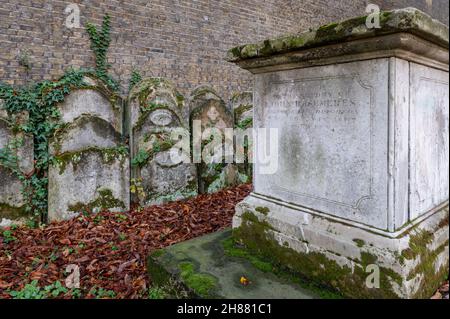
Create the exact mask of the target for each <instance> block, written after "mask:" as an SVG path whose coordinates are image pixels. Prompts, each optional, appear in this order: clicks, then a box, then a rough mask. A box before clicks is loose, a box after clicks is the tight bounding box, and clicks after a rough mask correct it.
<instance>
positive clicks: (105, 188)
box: [48, 77, 130, 220]
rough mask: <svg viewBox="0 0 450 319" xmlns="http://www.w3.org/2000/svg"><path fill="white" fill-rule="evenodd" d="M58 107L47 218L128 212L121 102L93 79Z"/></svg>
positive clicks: (127, 172) (50, 147)
mask: <svg viewBox="0 0 450 319" xmlns="http://www.w3.org/2000/svg"><path fill="white" fill-rule="evenodd" d="M85 82H86V83H87V84H89V88H87V89H80V90H75V91H73V92H71V93H70V94H69V95H68V96H67V97H66V99H65V101H64V102H63V103H61V104H59V105H58V109H59V111H60V113H61V119H60V121H61V126H60V128H59V129H58V130H57V131H56V132H55V134H54V136H53V137H52V139H51V140H50V145H49V152H50V155H52V156H53V158H54V160H53V162H52V164H51V165H50V167H49V195H48V205H49V212H48V216H49V219H50V220H62V219H69V218H72V217H74V216H76V215H77V214H79V213H81V212H85V211H86V212H91V211H92V212H98V211H100V210H110V211H123V210H127V209H129V205H130V200H129V182H130V180H129V156H128V150H127V147H126V146H125V145H124V141H123V137H122V113H123V109H122V102H121V100H120V98H119V97H118V96H117V95H116V94H114V93H113V92H110V91H108V89H107V88H106V87H105V86H104V85H103V84H102V83H101V81H99V80H97V79H95V78H90V77H89V78H88V77H87V78H86V79H85Z"/></svg>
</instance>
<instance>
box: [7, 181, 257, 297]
mask: <svg viewBox="0 0 450 319" xmlns="http://www.w3.org/2000/svg"><path fill="white" fill-rule="evenodd" d="M250 190H251V185H242V186H239V187H236V188H233V189H228V190H223V191H221V192H219V193H216V194H212V195H200V196H198V197H195V198H192V199H189V200H186V201H179V202H174V203H170V204H167V205H163V206H152V207H149V208H146V209H143V210H139V209H134V210H132V211H131V212H124V213H108V212H104V213H99V214H96V215H91V216H80V217H78V218H75V219H73V220H70V221H64V222H59V223H52V224H50V225H48V226H47V227H45V228H43V229H30V228H26V227H23V228H18V229H12V230H9V231H8V232H7V233H6V234H5V233H3V235H2V236H0V299H1V298H10V297H11V295H10V293H9V292H11V291H20V290H22V289H23V287H24V286H25V285H26V284H29V283H30V282H32V281H33V280H37V281H38V285H39V287H44V286H47V285H52V284H54V283H55V282H57V281H60V282H61V283H64V282H65V280H66V277H67V273H66V267H67V266H68V265H71V264H73V265H77V266H78V267H79V269H80V275H81V276H80V277H81V278H80V279H81V280H80V283H81V287H80V289H79V291H78V292H77V293H81V295H80V297H83V298H89V297H96V295H95V293H96V292H98V291H99V290H101V291H109V292H114V294H112V295H110V296H114V297H116V298H142V297H145V296H146V294H147V291H148V288H149V285H150V284H151V283H150V282H149V279H148V278H147V273H146V258H147V256H148V254H149V253H150V252H151V251H153V250H155V249H158V248H162V247H165V246H168V245H171V244H174V243H177V242H180V241H184V240H188V239H190V238H193V237H197V236H200V235H203V234H206V233H210V232H214V231H217V230H219V229H222V228H225V227H228V226H230V224H231V219H232V216H233V214H234V207H235V205H236V204H237V203H238V202H240V201H242V199H243V198H244V197H245V196H247V195H248V194H249V192H250ZM65 297H66V298H71V297H72V296H71V293H70V292H69V293H66V294H65ZM97 297H98V296H97Z"/></svg>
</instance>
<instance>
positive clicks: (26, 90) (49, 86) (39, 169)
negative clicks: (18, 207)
mask: <svg viewBox="0 0 450 319" xmlns="http://www.w3.org/2000/svg"><path fill="white" fill-rule="evenodd" d="M87 29H88V33H89V35H90V38H91V46H92V48H93V51H94V53H95V56H96V69H94V70H86V69H82V70H74V69H69V70H68V71H67V72H66V73H65V74H64V76H63V77H61V78H60V79H59V80H58V81H48V80H46V81H42V82H39V83H35V84H30V85H29V86H26V87H22V88H13V87H12V86H10V85H6V84H3V83H0V99H2V100H4V108H5V109H6V111H7V112H8V114H13V115H14V114H19V113H21V112H24V111H26V112H28V115H29V117H28V121H26V123H24V124H21V125H20V126H19V127H18V128H15V129H18V130H20V131H22V132H24V133H26V134H31V135H32V136H33V139H34V160H35V167H34V171H33V173H32V174H31V175H30V176H28V175H25V174H24V173H22V172H21V171H20V169H19V167H18V164H17V158H16V156H17V155H16V152H15V151H16V149H15V148H16V147H17V144H16V145H15V142H13V143H12V144H10V145H9V146H8V147H6V148H2V149H1V150H0V165H2V166H4V167H7V168H8V169H10V170H11V171H12V172H13V173H14V174H15V175H16V176H17V177H18V178H19V179H20V181H21V182H22V184H23V188H22V194H23V196H24V198H25V200H26V206H25V211H26V212H27V213H30V214H31V215H33V216H34V218H35V220H36V221H46V219H47V206H48V203H47V198H48V168H49V164H50V163H51V162H52V160H53V159H52V158H51V156H50V154H49V152H48V146H49V139H50V138H51V137H53V135H54V133H55V131H56V130H57V129H58V128H60V127H61V124H59V118H60V113H59V110H58V108H57V105H58V104H59V103H62V102H63V101H64V99H65V97H66V96H67V95H68V94H69V93H70V92H71V91H72V90H75V89H81V88H87V87H90V86H89V85H88V84H87V83H85V82H84V81H83V80H84V78H85V76H92V75H94V76H96V77H97V78H99V79H101V80H103V81H104V82H105V84H106V86H107V87H108V88H109V89H111V90H112V91H113V92H115V91H117V90H118V87H119V86H118V84H117V83H116V82H115V81H114V80H113V79H111V77H110V76H109V75H108V73H107V70H108V67H109V65H108V64H107V58H106V54H107V50H108V48H109V44H110V36H109V33H110V18H109V16H108V15H106V16H105V17H104V20H103V25H102V29H101V30H100V31H97V29H96V28H95V27H94V26H93V25H91V24H89V25H88V27H87Z"/></svg>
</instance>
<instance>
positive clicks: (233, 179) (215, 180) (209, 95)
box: [190, 86, 238, 193]
mask: <svg viewBox="0 0 450 319" xmlns="http://www.w3.org/2000/svg"><path fill="white" fill-rule="evenodd" d="M190 110H191V116H190V121H191V134H192V137H193V143H192V144H193V152H194V156H193V157H194V162H195V163H197V167H198V174H199V179H198V180H199V182H198V184H199V192H200V193H214V192H217V191H219V190H220V189H222V188H225V187H228V186H233V185H236V184H237V183H238V170H237V167H236V165H234V164H232V162H233V160H232V158H231V160H230V161H226V158H225V156H226V154H225V152H226V150H225V143H226V142H227V141H228V142H229V143H233V137H232V136H231V137H230V138H229V139H228V140H226V138H225V130H226V129H233V127H234V125H233V115H232V114H231V112H230V111H229V110H228V109H227V107H226V105H225V102H224V101H223V100H222V99H221V98H220V96H218V95H217V93H216V92H215V91H214V90H213V89H212V88H210V87H207V86H200V87H198V88H196V89H195V90H194V91H193V92H192V93H191V97H190ZM196 123H199V124H200V125H199V126H198V127H196ZM208 129H209V130H215V131H216V134H215V135H216V137H215V140H216V141H218V142H217V143H214V141H213V139H214V137H213V136H212V135H211V134H209V133H213V132H214V131H210V132H208ZM213 134H214V133H213ZM229 145H230V144H229ZM206 147H208V148H209V149H210V152H207V151H206V150H205V148H206ZM206 153H208V154H210V155H212V157H211V161H209V162H208V161H207V160H206V158H205V156H204V154H206ZM200 155H201V158H200Z"/></svg>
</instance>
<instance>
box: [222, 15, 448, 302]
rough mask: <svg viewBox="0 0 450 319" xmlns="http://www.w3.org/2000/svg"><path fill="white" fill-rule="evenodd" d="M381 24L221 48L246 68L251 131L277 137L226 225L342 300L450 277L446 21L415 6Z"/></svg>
mask: <svg viewBox="0 0 450 319" xmlns="http://www.w3.org/2000/svg"><path fill="white" fill-rule="evenodd" d="M380 20H381V28H379V29H368V28H367V27H366V25H365V19H364V18H363V19H361V18H356V19H351V20H348V21H344V22H340V23H335V24H330V25H327V26H324V27H321V28H318V29H315V30H311V31H309V32H306V33H302V34H298V35H293V36H286V37H281V38H278V39H273V40H268V41H265V42H262V43H258V44H251V45H245V46H241V47H237V48H234V49H232V50H230V52H229V56H228V59H229V61H231V62H234V63H237V64H238V65H239V66H241V67H242V68H244V69H247V70H249V71H251V72H252V73H253V74H255V87H254V94H255V97H254V102H255V106H254V125H255V127H266V128H277V129H278V132H279V141H278V143H279V153H278V157H277V159H278V170H277V171H276V172H275V173H274V174H271V175H263V174H260V173H259V170H258V166H259V165H260V164H259V163H256V165H255V175H254V192H253V193H252V194H251V195H250V196H249V197H248V198H246V199H245V200H244V201H243V202H242V203H240V204H239V205H238V206H237V208H236V215H235V217H234V221H233V226H234V228H235V231H234V234H235V236H236V238H237V239H238V240H240V241H242V242H243V243H245V244H246V246H247V247H248V248H249V249H250V250H252V251H253V252H254V253H256V254H260V255H264V256H266V257H268V258H271V259H272V260H273V261H274V262H277V263H280V264H282V265H284V266H285V267H286V268H288V269H290V270H293V271H294V272H297V273H299V274H301V275H302V276H306V277H309V278H311V279H312V280H315V281H318V282H321V283H322V284H325V285H327V286H331V287H333V288H335V289H337V290H339V291H340V292H342V293H343V294H344V295H346V296H351V297H383V298H385V297H403V298H412V297H424V298H427V297H430V296H431V295H432V293H433V292H434V290H435V289H436V288H437V287H436V286H437V285H438V284H439V281H440V280H443V279H444V278H445V277H446V275H447V274H448V259H449V255H448V254H449V250H448V239H449V232H448V194H449V166H448V165H449V164H448V162H449V148H448V147H449V131H448V127H449V122H448V121H449V104H448V103H449V102H448V98H449V96H448V95H449V93H448V92H449V86H448V28H447V27H446V26H445V25H443V24H441V23H439V22H437V21H435V20H432V19H431V18H430V17H428V16H427V15H425V14H424V13H422V12H420V11H418V10H416V9H403V10H397V11H391V12H383V13H382V14H381V17H380ZM256 144H257V143H255V145H256ZM255 151H257V150H255ZM378 270H379V281H377V279H374V281H371V280H372V279H373V278H372V277H371V279H370V280H368V276H369V275H370V274H372V273H373V275H374V276H376V275H377V273H376V272H377V271H378ZM368 281H370V283H369V284H367V282H368ZM378 283H379V286H378V285H377V284H378ZM378 287H379V288H378Z"/></svg>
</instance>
